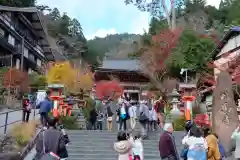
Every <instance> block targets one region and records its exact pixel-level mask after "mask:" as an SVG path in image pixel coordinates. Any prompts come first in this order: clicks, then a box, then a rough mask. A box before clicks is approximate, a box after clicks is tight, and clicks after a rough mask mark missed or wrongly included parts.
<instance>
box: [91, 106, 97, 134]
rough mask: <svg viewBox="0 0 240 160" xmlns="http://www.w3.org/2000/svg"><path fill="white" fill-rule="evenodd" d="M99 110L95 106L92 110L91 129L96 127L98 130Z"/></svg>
mask: <svg viewBox="0 0 240 160" xmlns="http://www.w3.org/2000/svg"><path fill="white" fill-rule="evenodd" d="M97 116H98V114H97V111H96V109H95V108H93V109H92V110H91V111H90V118H89V122H90V129H94V130H96V121H97Z"/></svg>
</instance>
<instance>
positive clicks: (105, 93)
mask: <svg viewBox="0 0 240 160" xmlns="http://www.w3.org/2000/svg"><path fill="white" fill-rule="evenodd" d="M95 89H96V95H97V97H98V98H99V99H101V100H103V99H105V98H110V99H113V100H116V99H118V98H119V97H120V96H121V95H122V94H123V89H122V87H121V86H120V85H119V83H118V81H115V80H112V81H100V82H98V83H97V84H96V88H95Z"/></svg>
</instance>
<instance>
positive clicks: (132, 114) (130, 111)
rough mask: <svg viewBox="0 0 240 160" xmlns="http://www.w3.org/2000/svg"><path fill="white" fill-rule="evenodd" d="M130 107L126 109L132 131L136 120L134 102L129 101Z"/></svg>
mask: <svg viewBox="0 0 240 160" xmlns="http://www.w3.org/2000/svg"><path fill="white" fill-rule="evenodd" d="M130 103H131V106H130V108H129V109H128V114H129V117H130V126H131V129H132V130H134V129H135V126H136V119H137V106H136V102H135V101H130Z"/></svg>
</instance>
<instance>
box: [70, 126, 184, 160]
mask: <svg viewBox="0 0 240 160" xmlns="http://www.w3.org/2000/svg"><path fill="white" fill-rule="evenodd" d="M67 133H68V135H69V138H70V141H71V143H70V144H69V146H68V153H69V159H70V160H99V159H104V160H116V159H117V153H116V152H115V151H114V150H113V143H114V142H115V141H116V138H117V132H108V131H98V130H96V131H90V130H89V131H87V130H76V131H75V130H69V131H67ZM174 134H175V139H176V141H177V144H180V140H181V138H182V135H183V134H182V133H181V132H176V133H174ZM159 136H160V133H159V132H152V133H149V138H148V139H147V140H144V141H143V145H144V159H145V160H160V156H159V151H158V141H159ZM178 148H179V147H178Z"/></svg>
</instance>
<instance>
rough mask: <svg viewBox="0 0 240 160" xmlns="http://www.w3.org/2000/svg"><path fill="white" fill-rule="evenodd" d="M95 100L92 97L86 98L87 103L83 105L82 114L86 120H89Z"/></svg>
mask: <svg viewBox="0 0 240 160" xmlns="http://www.w3.org/2000/svg"><path fill="white" fill-rule="evenodd" d="M95 105H96V102H95V101H94V100H93V99H92V98H88V99H87V105H86V106H84V107H83V109H82V111H83V115H84V118H85V119H86V120H89V117H90V111H91V110H92V108H93V107H95Z"/></svg>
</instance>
